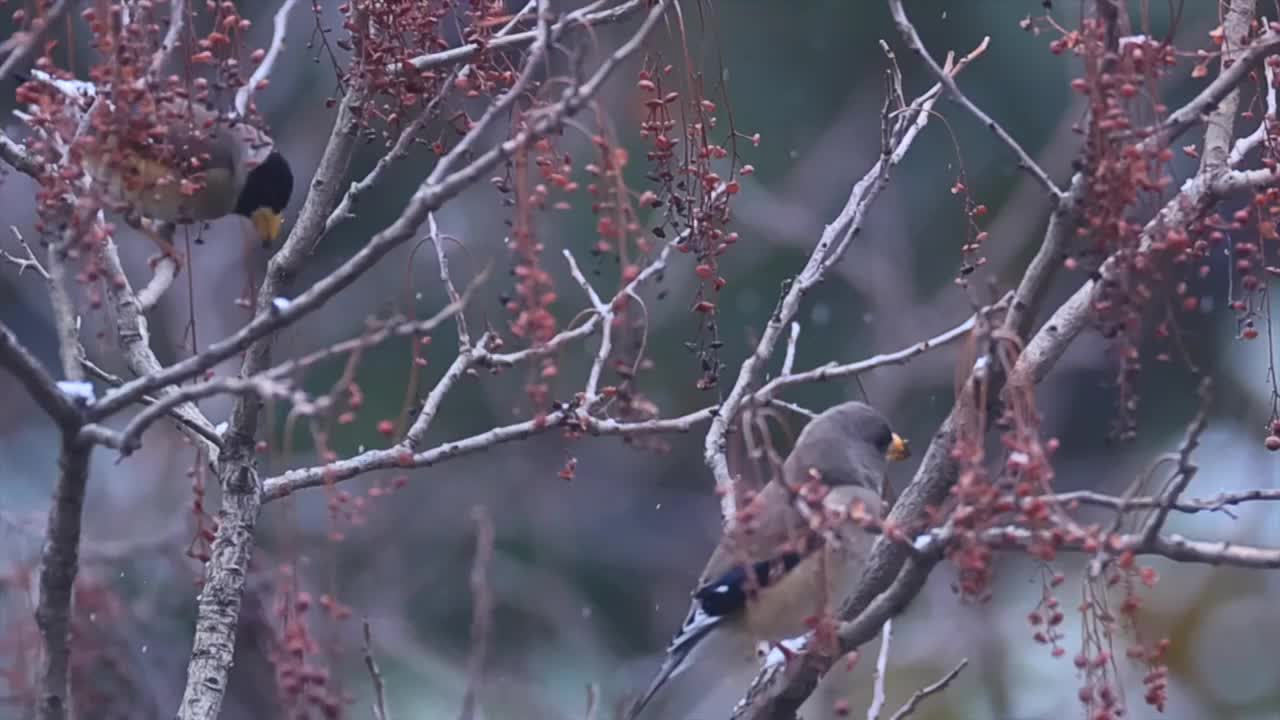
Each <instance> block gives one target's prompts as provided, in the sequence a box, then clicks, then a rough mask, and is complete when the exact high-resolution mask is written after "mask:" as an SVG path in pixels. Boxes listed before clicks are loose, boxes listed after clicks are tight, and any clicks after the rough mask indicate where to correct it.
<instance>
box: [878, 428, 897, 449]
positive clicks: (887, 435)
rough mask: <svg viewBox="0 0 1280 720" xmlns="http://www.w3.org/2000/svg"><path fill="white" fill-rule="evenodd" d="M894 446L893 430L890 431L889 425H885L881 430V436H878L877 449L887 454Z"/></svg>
mask: <svg viewBox="0 0 1280 720" xmlns="http://www.w3.org/2000/svg"><path fill="white" fill-rule="evenodd" d="M892 444H893V430H891V429H889V426H888V425H885V426H884V427H882V428H881V429H880V432H879V434H877V435H876V447H877V448H879V449H880V451H881V452H885V451H887V450H888V449H889V446H890V445H892Z"/></svg>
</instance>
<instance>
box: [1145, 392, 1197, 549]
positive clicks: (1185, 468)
mask: <svg viewBox="0 0 1280 720" xmlns="http://www.w3.org/2000/svg"><path fill="white" fill-rule="evenodd" d="M1211 393H1212V383H1211V382H1210V380H1209V378H1205V379H1204V380H1201V381H1200V408H1199V409H1198V410H1196V415H1195V418H1194V419H1192V421H1191V424H1190V425H1188V426H1187V433H1186V436H1185V437H1184V439H1183V441H1182V445H1181V446H1179V447H1178V455H1177V463H1178V464H1177V470H1176V471H1175V473H1174V477H1173V479H1172V480H1171V481H1170V482H1169V484H1168V487H1166V488H1165V489H1164V492H1163V493H1161V494H1160V504H1159V506H1158V507H1157V508H1156V512H1155V514H1154V515H1153V516H1152V517H1151V519H1150V520H1149V521H1148V522H1147V523H1146V526H1145V527H1144V528H1143V529H1142V531H1141V535H1142V539H1143V542H1145V543H1151V542H1153V541H1154V540H1155V539H1156V536H1157V535H1159V534H1160V529H1161V528H1163V527H1164V523H1165V520H1167V519H1168V517H1169V511H1170V510H1171V509H1172V508H1173V506H1174V504H1176V503H1177V502H1178V499H1179V498H1180V497H1182V493H1184V492H1186V490H1187V486H1189V485H1190V484H1191V481H1192V480H1193V479H1194V478H1195V476H1196V471H1197V470H1199V469H1200V468H1199V467H1198V466H1197V465H1196V464H1195V463H1194V462H1192V461H1191V454H1192V453H1193V452H1195V450H1196V448H1197V447H1199V446H1200V436H1201V435H1203V434H1204V431H1205V428H1207V427H1209V403H1210V402H1211V399H1212V398H1211Z"/></svg>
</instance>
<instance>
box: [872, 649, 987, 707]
mask: <svg viewBox="0 0 1280 720" xmlns="http://www.w3.org/2000/svg"><path fill="white" fill-rule="evenodd" d="M968 664H969V659H968V658H965V659H964V660H961V661H960V664H958V665H956V666H955V667H954V668H952V669H951V672H949V673H947V674H946V675H943V676H942V678H941V679H940V680H938V681H937V682H935V683H933V684H932V685H926V686H924V687H922V688H920V689H919V690H917V691H915V692H914V693H912V694H911V697H910V698H908V699H907V702H906V703H905V704H904V705H903V706H902V707H900V708H898V712H896V713H894V714H893V717H891V718H889V720H906V718H908V717H910V716H911V715H912V714H913V713H915V711H916V708H917V707H919V705H920V703H921V702H922V701H923V700H924V699H925V698H927V697H929V696H930V695H937V694H938V693H940V692H942V691H943V690H946V689H947V686H948V685H950V684H951V683H952V682H953V681H954V680H955V679H956V678H957V677H959V675H960V671H962V670H964V669H965V666H966V665H968Z"/></svg>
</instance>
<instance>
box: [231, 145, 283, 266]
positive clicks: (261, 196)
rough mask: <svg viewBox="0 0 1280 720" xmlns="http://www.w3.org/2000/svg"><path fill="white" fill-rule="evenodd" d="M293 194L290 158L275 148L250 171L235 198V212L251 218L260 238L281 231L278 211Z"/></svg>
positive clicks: (269, 237)
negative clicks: (286, 157)
mask: <svg viewBox="0 0 1280 720" xmlns="http://www.w3.org/2000/svg"><path fill="white" fill-rule="evenodd" d="M292 194H293V170H292V169H290V167H289V161H288V160H285V159H284V156H283V155H281V154H280V153H278V152H276V151H275V150H272V151H271V154H270V155H267V158H266V159H265V160H263V161H262V162H261V163H260V164H259V165H258V166H257V167H255V168H253V169H252V170H250V171H249V174H248V176H247V177H246V178H245V183H244V189H243V190H241V191H240V197H239V198H238V199H237V200H236V210H235V212H236V214H237V215H243V216H245V217H247V218H249V219H250V220H252V221H253V226H254V227H255V228H256V229H257V230H258V234H259V235H260V236H261V237H262V240H263V242H265V243H270V242H271V241H272V240H275V239H276V236H277V235H279V234H280V225H281V223H282V218H281V213H283V212H284V208H285V206H286V205H288V204H289V197H290V196H291V195H292Z"/></svg>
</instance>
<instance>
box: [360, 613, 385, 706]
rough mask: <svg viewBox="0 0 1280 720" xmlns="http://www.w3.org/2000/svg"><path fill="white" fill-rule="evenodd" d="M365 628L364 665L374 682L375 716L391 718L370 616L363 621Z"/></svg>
mask: <svg viewBox="0 0 1280 720" xmlns="http://www.w3.org/2000/svg"><path fill="white" fill-rule="evenodd" d="M363 628H364V666H365V669H367V670H368V671H369V679H370V680H371V681H372V682H373V708H372V709H373V717H374V720H391V711H389V710H387V687H386V684H385V683H383V681H382V671H381V670H380V669H379V668H378V661H377V660H376V659H374V657H373V632H372V631H371V630H370V629H369V618H365V619H364V621H363Z"/></svg>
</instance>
